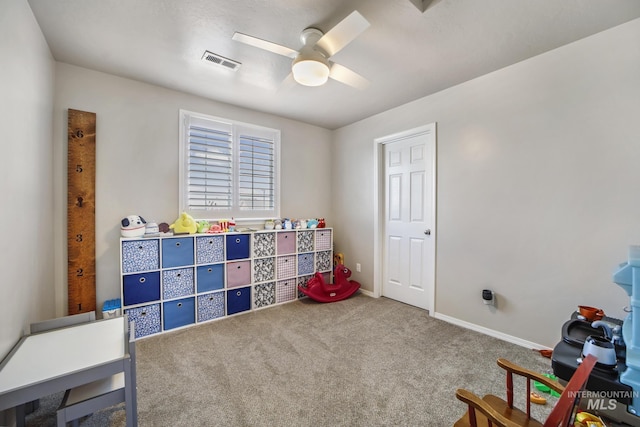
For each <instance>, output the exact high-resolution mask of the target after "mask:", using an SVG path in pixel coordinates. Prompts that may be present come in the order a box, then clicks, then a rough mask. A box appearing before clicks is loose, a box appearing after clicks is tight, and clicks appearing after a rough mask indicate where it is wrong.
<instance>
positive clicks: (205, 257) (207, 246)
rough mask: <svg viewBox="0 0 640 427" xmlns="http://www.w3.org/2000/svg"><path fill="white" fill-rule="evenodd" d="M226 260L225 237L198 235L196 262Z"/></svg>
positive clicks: (204, 262)
mask: <svg viewBox="0 0 640 427" xmlns="http://www.w3.org/2000/svg"><path fill="white" fill-rule="evenodd" d="M222 261H224V237H223V236H201V237H196V263H197V264H213V263H216V262H222Z"/></svg>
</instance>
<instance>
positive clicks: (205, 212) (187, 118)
mask: <svg viewBox="0 0 640 427" xmlns="http://www.w3.org/2000/svg"><path fill="white" fill-rule="evenodd" d="M179 120H180V135H179V180H178V193H179V194H178V214H180V213H182V212H186V213H188V214H189V215H191V216H192V217H193V218H195V219H198V220H218V219H230V218H233V219H235V221H236V222H238V221H247V222H251V221H263V220H265V219H269V218H279V217H280V136H281V132H280V130H279V129H273V128H268V127H265V126H259V125H254V124H251V123H245V122H241V121H237V120H231V119H226V118H223V117H217V116H211V115H207V114H203V113H197V112H193V111H188V110H183V109H181V110H180V119H179ZM193 121H196V122H211V125H212V126H211V129H230V133H231V147H232V156H231V157H232V160H231V165H232V167H231V170H232V172H231V179H232V190H231V191H232V198H231V200H232V202H231V208H230V209H220V208H214V207H211V208H202V209H197V208H193V207H190V206H189V157H190V155H189V154H190V148H189V129H190V125H191V123H192V122H193ZM215 125H218V126H217V127H216V126H215ZM241 136H245V137H246V136H248V137H253V138H260V139H263V138H264V139H272V140H273V181H274V182H273V191H274V195H273V209H266V210H263V209H255V210H254V209H241V208H240V206H239V188H240V187H239V182H240V180H239V178H240V176H239V174H240V171H239V170H240V167H239V162H240V156H239V151H240V139H241Z"/></svg>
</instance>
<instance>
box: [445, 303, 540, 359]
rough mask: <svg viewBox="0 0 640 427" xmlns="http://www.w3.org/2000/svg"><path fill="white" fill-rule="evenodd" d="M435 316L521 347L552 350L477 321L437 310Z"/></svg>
mask: <svg viewBox="0 0 640 427" xmlns="http://www.w3.org/2000/svg"><path fill="white" fill-rule="evenodd" d="M433 317H435V318H436V319H439V320H443V321H445V322H447V323H451V324H454V325H457V326H461V327H463V328H465V329H471V330H472V331H476V332H480V333H481V334H485V335H489V336H490V337H494V338H498V339H499V340H502V341H506V342H510V343H512V344H516V345H519V346H521V347H525V348H530V349H534V350H552V349H551V348H549V347H547V346H544V345H541V344H537V343H534V342H531V341H527V340H523V339H522V338H518V337H514V336H513V335H508V334H505V333H502V332H498V331H495V330H493V329H489V328H485V327H484V326H480V325H476V324H475V323H470V322H466V321H464V320H460V319H457V318H455V317H451V316H447V315H446V314H441V313H437V312H436V313H434V314H433Z"/></svg>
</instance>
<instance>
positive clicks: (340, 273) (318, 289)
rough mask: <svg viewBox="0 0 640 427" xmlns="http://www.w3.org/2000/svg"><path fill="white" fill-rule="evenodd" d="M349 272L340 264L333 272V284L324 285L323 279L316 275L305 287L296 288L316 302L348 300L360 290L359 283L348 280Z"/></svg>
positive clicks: (318, 274)
mask: <svg viewBox="0 0 640 427" xmlns="http://www.w3.org/2000/svg"><path fill="white" fill-rule="evenodd" d="M349 277H351V270H349V269H348V268H347V267H345V266H344V265H342V264H338V265H337V266H336V268H335V269H334V270H333V281H334V283H325V281H324V277H323V276H322V274H320V273H316V274H315V275H314V276H313V278H311V279H309V281H308V282H307V287H306V288H305V287H303V286H298V289H299V290H300V292H302V293H303V294H305V295H306V296H308V297H309V298H311V299H313V300H315V301H318V302H333V301H341V300H343V299H346V298H349V297H350V296H351V295H353V294H354V293H356V291H357V290H358V289H360V283H358V282H356V281H355V280H348V279H349Z"/></svg>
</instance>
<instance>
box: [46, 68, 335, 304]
mask: <svg viewBox="0 0 640 427" xmlns="http://www.w3.org/2000/svg"><path fill="white" fill-rule="evenodd" d="M212 84H215V82H212ZM55 88H56V96H55V106H54V112H53V117H54V120H53V122H54V130H53V131H54V144H55V147H54V150H55V151H54V165H55V166H54V168H55V173H54V181H55V191H54V194H55V196H56V199H57V200H61V203H60V205H58V206H57V207H56V210H55V228H56V230H65V229H66V204H65V201H64V200H65V198H66V152H67V135H66V124H67V110H68V109H69V108H73V109H77V110H83V111H90V112H94V113H96V115H97V131H96V132H97V134H96V156H97V165H96V261H97V267H96V268H97V278H96V287H97V301H98V311H99V310H100V309H101V305H102V303H103V302H104V300H106V299H111V298H116V297H120V279H119V272H120V270H119V264H118V262H119V249H118V247H119V246H118V245H119V238H120V229H119V226H120V220H121V219H122V218H123V217H124V216H127V215H129V214H138V215H142V216H143V217H144V218H145V219H146V220H148V221H156V222H167V223H172V222H173V221H174V220H175V219H176V218H177V216H178V115H179V110H180V109H186V110H190V111H196V112H199V113H205V114H210V115H214V116H220V117H225V118H229V119H233V120H239V121H244V122H248V123H253V124H257V125H262V126H267V127H272V128H277V129H280V130H281V131H282V135H281V150H282V162H281V163H282V164H281V173H282V186H281V191H282V200H281V213H282V215H283V216H285V217H290V218H315V217H323V216H324V217H327V218H328V219H329V223H331V218H330V216H331V213H330V211H329V209H330V205H331V195H330V185H329V184H328V180H329V174H328V166H327V165H328V163H329V160H330V153H329V150H330V148H331V132H330V131H328V130H326V129H322V128H319V127H315V126H310V125H307V124H303V123H300V122H296V121H293V120H288V119H283V118H280V117H277V116H273V115H269V114H264V113H259V112H255V111H251V110H247V109H243V108H239V107H234V106H231V105H228V104H223V103H219V102H215V101H210V100H206V99H203V98H199V97H196V96H192V95H187V94H184V93H180V92H176V91H172V90H168V89H163V88H160V87H157V86H152V85H148V84H144V83H140V82H137V81H133V80H128V79H123V78H119V77H115V76H112V75H108V74H104V73H99V72H95V71H91V70H87V69H84V68H79V67H75V66H71V65H67V64H63V63H58V64H57V66H56V84H55ZM323 183H326V184H323ZM65 239H66V234H60V235H57V236H56V266H57V267H58V269H57V270H56V290H57V293H56V308H57V310H59V311H60V312H59V314H60V315H62V314H64V313H63V312H62V311H61V310H65V311H66V304H67V293H66V267H65V266H66V240H65Z"/></svg>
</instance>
